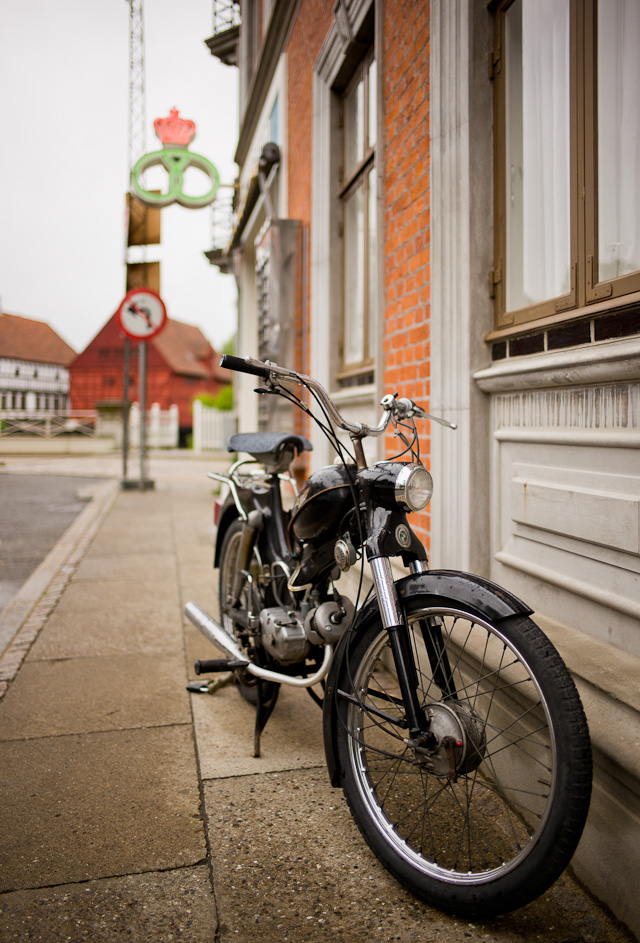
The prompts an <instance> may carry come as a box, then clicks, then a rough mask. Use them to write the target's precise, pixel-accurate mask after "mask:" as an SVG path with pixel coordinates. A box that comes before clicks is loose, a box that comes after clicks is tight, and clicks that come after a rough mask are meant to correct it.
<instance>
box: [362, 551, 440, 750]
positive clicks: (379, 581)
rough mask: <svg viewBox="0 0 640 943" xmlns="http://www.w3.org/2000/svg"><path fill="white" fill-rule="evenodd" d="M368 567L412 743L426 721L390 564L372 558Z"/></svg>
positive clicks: (419, 566) (414, 567) (415, 567)
mask: <svg viewBox="0 0 640 943" xmlns="http://www.w3.org/2000/svg"><path fill="white" fill-rule="evenodd" d="M369 563H370V564H371V572H372V574H373V581H374V584H375V587H376V593H377V597H378V605H379V608H380V616H381V618H382V624H383V626H384V628H385V629H386V630H387V632H388V633H389V643H390V645H391V652H392V654H393V661H394V664H395V668H396V674H397V676H398V684H399V685H400V691H401V693H402V699H403V701H404V705H405V709H406V712H407V721H408V723H409V733H410V737H411V739H412V740H414V741H415V740H418V738H419V737H424V735H425V733H426V731H428V729H429V721H428V720H427V717H426V715H425V712H424V709H423V708H422V707H421V705H420V702H419V700H418V676H417V672H416V665H415V659H414V657H413V652H412V650H411V643H410V641H409V633H408V632H407V626H406V622H405V620H404V618H403V616H402V612H401V610H400V603H399V600H398V593H397V591H396V584H395V582H394V579H393V573H392V571H391V561H390V560H389V558H388V557H374V558H373V559H370V560H369ZM410 568H411V571H412V572H414V573H419V572H422V570H426V569H427V565H426V564H425V563H423V562H422V561H419V560H418V561H416V562H415V563H412V564H411V565H410Z"/></svg>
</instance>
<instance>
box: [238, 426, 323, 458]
mask: <svg viewBox="0 0 640 943" xmlns="http://www.w3.org/2000/svg"><path fill="white" fill-rule="evenodd" d="M287 446H290V447H291V448H293V449H294V450H295V452H296V454H297V455H299V454H300V452H310V451H311V450H312V449H313V446H312V444H311V442H309V440H308V439H305V438H304V437H303V436H301V435H295V434H294V433H293V432H236V433H235V435H232V436H231V437H230V438H229V441H228V442H227V451H228V452H248V453H249V455H254V456H256V457H257V456H263V455H276V454H277V453H279V452H281V451H282V450H284V449H286V448H287Z"/></svg>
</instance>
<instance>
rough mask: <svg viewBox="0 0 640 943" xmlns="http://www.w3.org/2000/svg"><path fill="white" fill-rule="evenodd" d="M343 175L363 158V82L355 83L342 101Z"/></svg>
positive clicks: (348, 172)
mask: <svg viewBox="0 0 640 943" xmlns="http://www.w3.org/2000/svg"><path fill="white" fill-rule="evenodd" d="M344 112H345V114H344V129H345V132H344V137H345V148H344V151H345V154H344V164H345V175H346V176H349V174H350V173H351V171H352V170H353V169H354V167H357V165H358V164H359V163H360V161H361V160H362V158H363V157H364V82H363V80H362V78H360V81H358V82H356V84H355V85H354V86H353V88H352V89H351V91H350V92H349V94H348V95H347V96H346V97H345V100H344Z"/></svg>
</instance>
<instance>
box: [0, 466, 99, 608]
mask: <svg viewBox="0 0 640 943" xmlns="http://www.w3.org/2000/svg"><path fill="white" fill-rule="evenodd" d="M93 484H95V479H93V478H69V477H62V476H60V477H57V476H53V475H46V476H44V475H43V476H40V475H2V474H0V612H1V611H2V610H3V609H4V607H5V606H6V605H7V603H8V602H9V601H10V600H11V599H12V598H13V596H14V595H15V593H16V592H17V590H18V589H19V588H20V587H21V586H22V584H23V583H24V581H25V580H26V579H28V578H29V576H30V575H31V574H32V573H33V571H34V570H35V568H36V567H37V566H38V564H39V563H40V562H41V561H42V560H43V559H44V558H45V557H46V555H47V553H48V552H49V551H50V550H51V548H52V547H53V545H54V544H55V543H56V541H57V540H58V539H59V538H60V537H61V536H62V534H63V533H64V532H65V530H66V529H67V527H69V525H70V524H71V523H72V522H73V520H74V519H75V518H76V516H77V515H78V514H79V513H80V511H81V510H82V508H83V507H84V506H85V500H86V499H83V497H82V495H83V493H84V492H86V490H87V489H88V488H89V487H90V486H92V485H93Z"/></svg>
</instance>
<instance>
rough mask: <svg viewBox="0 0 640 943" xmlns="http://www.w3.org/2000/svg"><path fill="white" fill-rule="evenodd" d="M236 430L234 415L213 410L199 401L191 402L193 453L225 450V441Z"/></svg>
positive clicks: (236, 418)
mask: <svg viewBox="0 0 640 943" xmlns="http://www.w3.org/2000/svg"><path fill="white" fill-rule="evenodd" d="M237 428H238V417H237V415H236V413H234V412H231V411H229V410H221V409H213V407H212V406H205V405H204V403H201V402H200V400H197V399H196V400H194V402H193V450H194V452H219V451H223V452H224V451H225V450H226V448H227V440H228V438H229V436H230V435H233V433H234V432H235V431H236V430H237Z"/></svg>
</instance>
